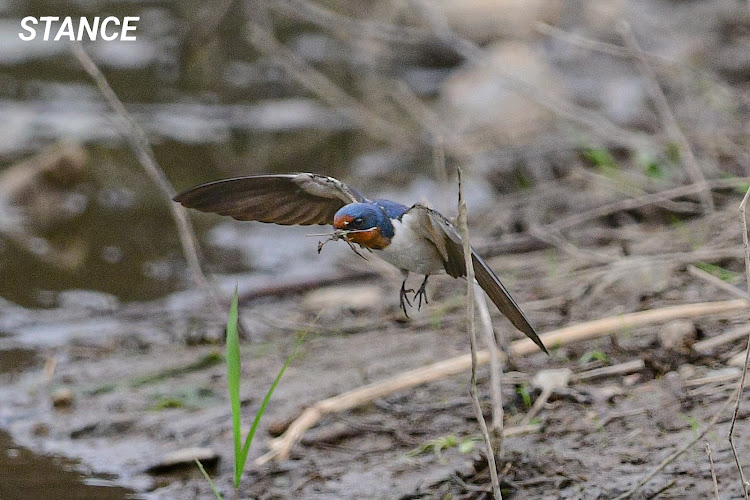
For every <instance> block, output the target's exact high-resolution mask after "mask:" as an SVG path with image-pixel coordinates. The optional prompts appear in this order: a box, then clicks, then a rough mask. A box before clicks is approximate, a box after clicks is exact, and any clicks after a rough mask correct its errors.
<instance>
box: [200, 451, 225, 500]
mask: <svg viewBox="0 0 750 500" xmlns="http://www.w3.org/2000/svg"><path fill="white" fill-rule="evenodd" d="M195 463H196V464H198V468H199V469H200V470H201V472H202V473H203V477H205V478H206V481H208V484H210V485H211V489H212V490H213V491H214V495H216V498H217V499H218V500H224V497H223V496H221V493H219V489H218V488H217V487H216V485H215V484H214V482H213V481H211V476H209V475H208V472H206V469H204V468H203V464H202V463H201V461H200V460H198V459H197V458H196V459H195Z"/></svg>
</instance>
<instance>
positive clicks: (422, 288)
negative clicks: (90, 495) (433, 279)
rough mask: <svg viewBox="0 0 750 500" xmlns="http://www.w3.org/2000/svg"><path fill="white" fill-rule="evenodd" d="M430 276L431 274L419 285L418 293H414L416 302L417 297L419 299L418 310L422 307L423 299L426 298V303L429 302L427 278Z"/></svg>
mask: <svg viewBox="0 0 750 500" xmlns="http://www.w3.org/2000/svg"><path fill="white" fill-rule="evenodd" d="M429 277H430V275H429V274H428V275H426V276H425V277H424V281H422V285H421V286H420V287H419V290H417V293H415V294H414V298H413V299H412V300H414V301H415V302H416V301H417V299H419V305H418V306H417V311H419V310H420V309H422V299H424V303H425V304H429V302H428V301H427V278H429Z"/></svg>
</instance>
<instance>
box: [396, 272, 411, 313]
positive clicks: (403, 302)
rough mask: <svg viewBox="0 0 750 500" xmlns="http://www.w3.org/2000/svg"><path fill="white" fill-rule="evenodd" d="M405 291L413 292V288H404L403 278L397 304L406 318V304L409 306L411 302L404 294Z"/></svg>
mask: <svg viewBox="0 0 750 500" xmlns="http://www.w3.org/2000/svg"><path fill="white" fill-rule="evenodd" d="M407 293H414V290H412V289H411V288H406V280H404V282H403V283H401V292H400V293H399V305H400V306H401V310H402V311H404V316H406V317H407V318H408V317H409V313H407V312H406V306H407V305H408V306H409V307H411V302H409V297H407V296H406V294H407Z"/></svg>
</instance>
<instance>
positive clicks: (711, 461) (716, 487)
mask: <svg viewBox="0 0 750 500" xmlns="http://www.w3.org/2000/svg"><path fill="white" fill-rule="evenodd" d="M706 454H707V455H708V463H709V465H710V466H711V479H712V480H713V482H714V493H715V494H716V500H721V496H720V495H719V481H717V480H716V467H714V458H713V457H712V456H711V445H710V444H709V443H708V441H706Z"/></svg>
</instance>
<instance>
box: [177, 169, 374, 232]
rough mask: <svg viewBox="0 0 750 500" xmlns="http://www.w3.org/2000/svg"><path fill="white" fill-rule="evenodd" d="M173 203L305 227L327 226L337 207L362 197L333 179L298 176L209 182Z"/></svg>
mask: <svg viewBox="0 0 750 500" xmlns="http://www.w3.org/2000/svg"><path fill="white" fill-rule="evenodd" d="M174 201H177V202H179V203H181V204H183V205H184V206H186V207H188V208H194V209H196V210H200V211H202V212H213V213H217V214H221V215H228V216H230V217H232V218H234V219H237V220H254V221H260V222H273V223H275V224H285V225H288V224H302V225H309V224H331V223H333V216H334V214H335V213H336V212H337V211H338V210H339V209H340V208H341V207H343V206H344V205H348V204H349V203H356V202H362V201H365V198H364V197H363V196H362V195H361V194H359V193H358V192H357V191H356V190H354V189H352V188H350V187H349V186H347V185H346V184H344V183H343V182H340V181H338V180H336V179H334V178H333V177H326V176H324V175H317V174H308V173H300V174H282V175H251V176H247V177H235V178H233V179H223V180H220V181H214V182H209V183H207V184H202V185H200V186H197V187H194V188H192V189H188V190H187V191H184V192H182V193H180V194H178V195H177V196H175V197H174Z"/></svg>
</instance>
